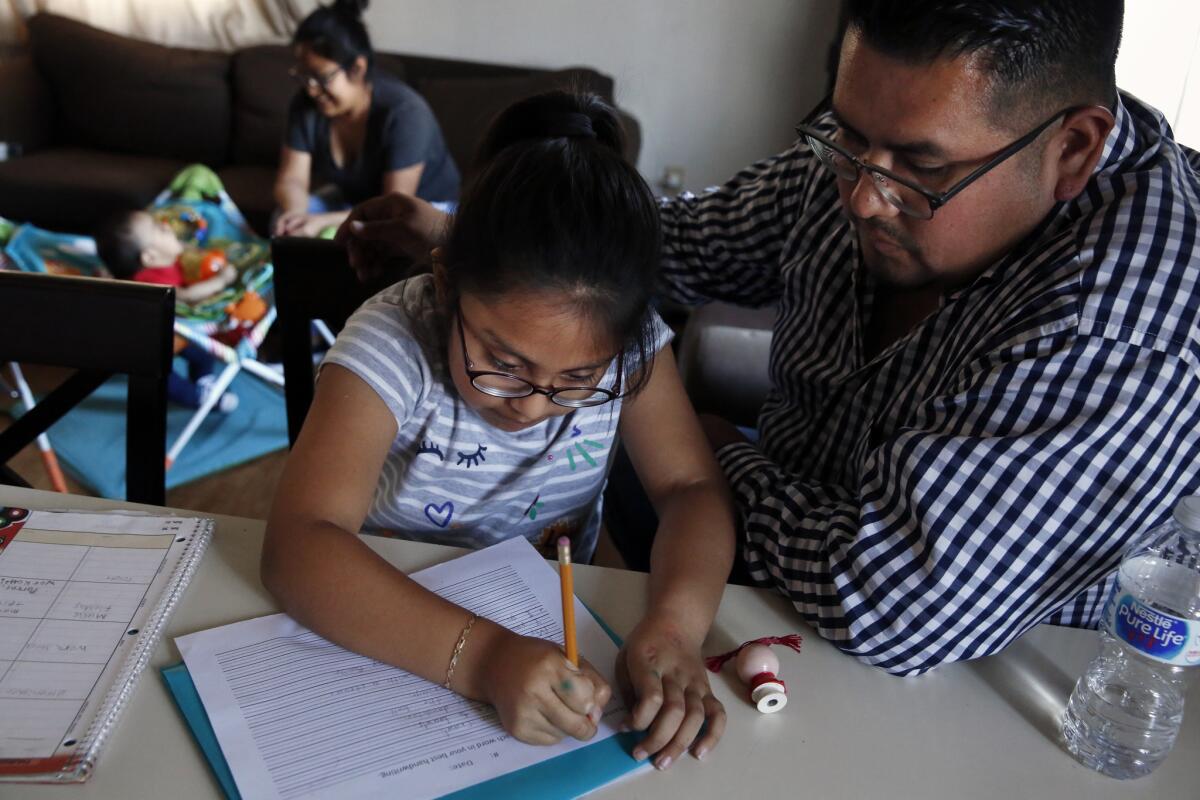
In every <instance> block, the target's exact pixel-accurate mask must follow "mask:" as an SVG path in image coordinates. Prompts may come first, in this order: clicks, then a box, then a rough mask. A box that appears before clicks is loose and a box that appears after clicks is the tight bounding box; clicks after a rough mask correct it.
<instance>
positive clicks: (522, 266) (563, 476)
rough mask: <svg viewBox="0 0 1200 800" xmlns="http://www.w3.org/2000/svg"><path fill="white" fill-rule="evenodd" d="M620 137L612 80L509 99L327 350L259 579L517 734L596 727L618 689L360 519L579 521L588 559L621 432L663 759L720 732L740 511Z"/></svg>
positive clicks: (538, 534) (547, 531) (492, 537)
mask: <svg viewBox="0 0 1200 800" xmlns="http://www.w3.org/2000/svg"><path fill="white" fill-rule="evenodd" d="M621 152H622V150H621V133H620V127H619V123H618V122H617V118H616V116H615V114H614V112H613V111H612V109H611V108H609V107H608V106H606V105H605V104H604V103H603V102H602V101H600V100H599V99H597V98H595V97H591V96H585V97H580V96H576V95H571V94H567V93H562V92H556V93H551V94H547V95H540V96H537V97H533V98H530V99H528V100H525V101H522V102H520V103H518V104H516V105H515V106H513V107H512V108H510V109H509V110H507V111H506V112H504V113H503V114H501V115H500V117H499V118H498V119H497V120H496V122H495V123H494V124H493V127H492V129H491V130H490V131H489V133H488V135H487V136H486V137H485V140H484V143H483V146H482V148H481V155H480V169H479V170H478V177H477V178H476V179H475V180H474V181H473V183H472V186H471V188H470V189H469V191H468V192H467V193H466V195H465V196H464V198H463V201H462V203H461V205H460V206H459V209H458V212H457V213H456V215H455V217H454V219H453V224H452V226H451V229H450V231H449V235H448V238H447V240H446V242H445V245H444V246H443V247H442V248H440V249H438V250H435V251H434V253H433V261H434V272H433V274H432V275H423V276H419V277H416V278H411V279H409V280H406V281H402V282H400V283H398V284H396V285H395V286H393V287H391V288H390V289H387V290H385V291H383V292H382V293H380V294H379V295H377V296H376V297H374V298H373V299H371V300H369V301H368V302H367V303H366V304H364V305H363V307H362V308H361V309H359V310H358V311H357V312H356V313H355V314H354V316H353V317H351V319H350V321H349V322H348V323H347V325H346V328H345V329H344V330H343V332H342V334H341V336H339V338H338V340H337V342H336V344H335V345H334V347H333V348H332V350H331V351H330V353H329V355H328V357H327V358H326V360H325V362H324V365H323V367H322V369H321V373H320V379H319V381H318V383H317V388H316V396H315V398H314V401H313V405H312V408H311V410H310V411H309V414H308V418H307V421H306V422H305V425H304V429H303V431H302V432H301V434H300V437H299V439H298V441H297V442H296V446H295V448H294V449H293V450H292V453H291V456H290V458H289V459H288V463H287V467H286V469H285V471H284V474H283V477H282V478H281V482H280V486H279V490H278V494H277V496H276V499H275V503H274V506H273V508H272V510H271V514H270V518H269V520H268V525H267V536H266V541H265V544H264V551H263V562H262V578H263V582H264V584H265V585H266V586H267V587H268V589H270V591H271V592H272V593H274V594H275V595H276V597H278V598H279V600H280V602H281V603H282V604H283V606H284V607H285V608H286V609H287V610H288V612H289V613H291V614H292V616H294V617H295V618H296V619H297V620H299V621H300V622H302V623H303V624H305V625H307V626H308V627H310V628H311V629H313V630H315V631H317V632H318V633H320V634H321V635H323V636H325V637H327V638H328V639H330V640H332V641H335V642H338V643H339V644H341V645H343V646H345V647H347V648H349V649H351V650H355V651H357V652H359V653H363V654H365V655H368V656H370V657H372V658H375V659H378V660H380V661H386V662H388V663H391V664H395V665H397V666H400V667H402V668H404V669H406V670H409V671H410V672H413V673H416V674H418V675H421V676H423V677H425V678H428V679H429V680H432V681H436V682H438V683H441V682H443V681H444V680H447V676H448V673H449V685H450V687H451V688H453V689H454V690H455V691H457V692H459V693H461V694H463V695H465V696H468V697H471V698H477V699H481V700H486V701H487V702H489V703H491V704H493V705H494V706H495V707H496V708H497V710H498V712H499V717H500V720H501V722H502V723H503V725H504V727H505V729H506V730H508V731H509V732H510V733H512V734H513V735H514V736H516V737H518V738H520V739H522V740H524V741H527V742H535V743H550V742H554V741H557V740H558V739H559V738H561V737H562V736H563V735H569V736H574V737H577V738H581V739H585V738H588V737H590V736H591V735H592V734H593V733H594V732H595V730H596V721H597V720H598V718H599V715H600V709H601V708H602V707H603V706H604V704H605V702H606V701H607V700H608V697H609V694H610V689H609V687H608V686H607V685H605V683H604V681H603V679H602V678H600V676H599V675H598V674H597V673H596V672H595V671H594V670H593V669H592V668H591V667H590V666H583V667H581V673H578V674H574V675H572V673H571V672H570V670H572V669H573V668H572V666H571V664H570V662H568V661H567V660H566V659H565V657H564V656H563V654H562V651H561V650H560V649H559V648H558V647H557V646H555V645H553V644H551V643H549V642H546V641H543V640H539V639H532V638H526V637H522V636H518V635H516V634H513V633H511V632H509V631H508V630H506V629H504V628H501V627H499V626H497V625H495V624H493V623H491V622H489V621H487V620H485V619H479V620H475V619H474V618H473V617H472V615H470V614H469V613H468V612H466V611H465V610H464V609H462V608H460V607H457V606H455V605H453V604H451V603H449V602H448V601H446V600H443V599H441V598H439V597H437V596H436V595H434V594H432V593H431V592H428V591H426V590H425V589H423V588H421V587H419V586H417V585H416V584H415V583H413V582H412V581H411V580H409V579H408V578H407V577H405V576H404V575H403V574H401V573H400V572H399V571H397V570H396V569H395V568H393V567H391V566H390V565H389V564H387V563H386V562H385V561H384V560H383V559H381V558H380V557H378V556H377V555H375V554H374V552H373V551H372V550H370V548H368V547H367V546H366V545H364V544H363V543H362V542H361V541H360V540H359V539H358V538H357V537H356V536H353V535H352V534H353V533H355V532H357V531H358V530H359V529H360V528H364V527H365V528H366V529H367V530H387V531H392V532H395V533H396V534H397V535H400V536H404V537H406V538H412V539H420V540H425V541H433V542H441V543H446V544H454V545H460V546H470V547H481V546H485V545H488V544H491V543H493V542H496V541H500V540H502V539H506V538H508V537H510V536H514V535H520V536H525V537H527V538H528V539H529V540H530V541H532V542H533V543H534V544H535V545H539V546H544V547H548V548H552V547H553V543H554V542H555V541H556V540H557V538H558V537H559V536H562V535H566V536H570V537H571V539H572V540H573V548H572V549H573V551H574V552H575V553H578V554H579V558H580V560H586V559H590V557H591V554H592V551H593V550H594V548H595V543H596V536H597V532H598V530H599V525H600V514H599V508H598V506H599V501H600V492H601V489H602V487H603V484H604V474H605V464H606V461H607V459H608V457H609V454H610V452H611V449H612V447H613V446H614V445H615V439H616V435H617V434H618V432H619V433H620V436H621V439H622V443H623V445H624V446H625V447H626V448H627V449H628V452H629V454H630V457H631V459H632V461H633V463H634V465H635V467H636V468H637V471H638V474H639V475H640V476H641V478H642V481H643V482H644V484H645V485H646V487H647V489H648V492H649V495H650V497H651V499H652V501H653V502H654V504H655V506H656V508H657V510H658V512H659V517H660V520H661V525H660V528H659V532H658V535H657V538H656V540H655V543H654V551H653V563H652V566H653V569H652V574H651V593H650V601H649V608H648V609H647V612H646V616H645V618H644V619H643V620H642V622H641V623H640V624H639V625H638V626H637V627H636V628H635V630H634V631H633V632H632V633H631V634H630V636H629V637H628V639H627V640H626V644H625V647H624V649H623V650H622V652H621V656H620V660H619V663H618V665H617V674H618V676H619V678H620V681H621V683H622V687H621V688H622V689H623V690H624V691H625V692H626V696H627V699H629V700H630V707H631V709H632V711H631V713H630V718H629V719H628V720H627V722H628V724H629V726H630V727H632V728H635V729H639V730H645V729H649V732H648V735H647V737H646V738H645V739H644V740H643V742H642V744H641V745H640V746H639V749H638V750H636V751H635V753H634V755H635V756H636V757H638V758H646V757H648V756H649V755H652V754H656V757H655V764H656V765H657V766H659V767H660V768H666V767H668V766H670V764H671V762H672V761H673V760H674V759H675V758H677V757H678V756H679V755H680V754H681V753H682V752H683V751H684V750H685V749H687V748H689V747H691V751H692V753H693V755H695V756H696V757H702V756H703V755H704V754H705V753H706V752H707V751H708V750H710V749H711V748H712V746H713V745H714V744H716V742H717V740H718V739H719V738H720V735H721V731H722V729H723V728H724V724H725V712H724V709H723V708H722V707H721V704H720V702H718V701H717V700H716V698H714V697H713V695H712V693H711V691H710V689H709V685H708V678H707V674H706V672H705V669H704V665H703V663H702V660H701V657H700V645H701V642H702V641H703V639H704V636H705V634H706V633H707V631H708V627H709V625H710V624H711V622H712V618H713V615H714V614H715V613H716V609H717V604H718V603H719V601H720V597H721V592H722V589H723V587H724V583H725V579H726V576H727V575H728V574H729V568H730V564H731V562H732V558H733V543H734V533H733V531H734V522H733V512H732V506H731V503H730V499H729V497H728V494H727V491H726V488H725V484H724V480H723V479H722V477H721V475H720V472H719V471H718V468H717V465H716V462H715V461H714V460H713V458H712V456H711V455H710V453H709V450H708V448H707V446H706V445H705V443H704V437H703V435H702V433H701V431H700V428H699V425H698V423H697V421H696V417H695V414H694V413H693V411H692V409H691V407H690V405H689V404H688V401H687V399H686V397H685V395H684V392H683V388H682V386H681V384H680V380H679V376H678V374H677V372H676V368H675V363H674V360H673V358H672V356H671V351H670V349H669V348H668V347H666V344H667V342H668V340H669V338H670V336H669V333H668V331H667V329H666V328H665V326H664V325H663V323H662V322H661V320H659V319H658V317H657V315H655V314H654V313H653V311H651V310H650V308H649V305H648V303H649V299H650V294H651V291H652V288H653V285H654V277H655V270H656V264H657V261H658V253H659V231H658V213H657V209H656V206H655V203H654V199H653V197H652V196H651V194H650V192H649V190H648V188H647V187H646V184H645V183H644V181H642V179H641V177H640V176H639V175H638V174H637V172H636V171H635V170H634V168H633V167H632V166H630V165H629V164H627V163H626V162H625V161H624V160H623V159H622V157H621V155H620V154H621ZM347 587H353V591H346V589H347ZM381 609H382V610H383V611H381ZM472 623H473V624H472ZM464 636H465V637H466V639H465V646H464V647H463V648H462V650H461V657H459V658H458V659H457V661H455V662H454V663H453V669H449V667H450V665H451V659H452V652H454V651H455V650H456V644H457V643H459V641H460V640H461V639H462V638H463V637H464ZM563 687H568V688H567V689H565V690H564V688H563ZM634 700H636V703H634ZM706 721H707V723H708V726H707V728H706V730H705V732H704V734H703V736H701V737H700V738H699V739H698V740H695V739H696V736H697V733H698V732H699V730H700V728H701V725H702V724H703V723H705V722H706ZM693 740H695V741H693Z"/></svg>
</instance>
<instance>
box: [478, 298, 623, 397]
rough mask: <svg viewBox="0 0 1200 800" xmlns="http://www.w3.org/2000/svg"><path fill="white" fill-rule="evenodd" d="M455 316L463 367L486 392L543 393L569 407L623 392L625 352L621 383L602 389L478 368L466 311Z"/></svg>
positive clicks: (500, 394)
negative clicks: (539, 381) (538, 382)
mask: <svg viewBox="0 0 1200 800" xmlns="http://www.w3.org/2000/svg"><path fill="white" fill-rule="evenodd" d="M454 318H455V320H457V321H458V341H459V342H460V343H461V344H462V357H463V369H464V370H465V371H466V373H467V377H468V378H470V379H471V385H472V386H474V387H475V388H476V389H478V390H479V391H481V392H483V393H484V394H488V395H491V396H492V397H504V398H516V397H528V396H529V395H531V394H543V395H545V396H546V397H548V398H550V402H551V403H554V404H555V405H559V406H565V407H567V408H590V407H592V406H602V405H604V404H605V403H611V402H612V401H613V400H616V399H617V398H618V397H620V396H621V375H622V373H623V372H624V366H625V354H624V353H621V355H619V356H617V383H616V386H614V387H613V388H612V389H611V390H610V389H602V388H601V387H599V386H563V387H557V386H547V387H542V386H537V385H535V384H532V383H530V382H529V381H527V380H525V379H524V378H518V377H517V376H516V375H510V374H509V373H507V372H491V371H488V370H478V369H474V364H473V362H472V361H471V357H470V356H469V355H468V354H467V337H466V334H465V331H464V329H463V321H462V311H461V310H459V309H455V312H454Z"/></svg>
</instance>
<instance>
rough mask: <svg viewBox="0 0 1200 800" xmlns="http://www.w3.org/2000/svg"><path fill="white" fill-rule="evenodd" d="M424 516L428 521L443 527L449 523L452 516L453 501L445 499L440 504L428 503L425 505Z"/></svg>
mask: <svg viewBox="0 0 1200 800" xmlns="http://www.w3.org/2000/svg"><path fill="white" fill-rule="evenodd" d="M425 516H426V517H428V518H429V521H430V522H432V523H433V524H434V525H437V526H438V527H439V528H444V527H446V526H447V525H449V524H450V518H451V517H453V516H454V503H452V502H450V501H449V500H447V501H446V502H444V503H442V504H441V505H440V506H437V505H434V504H433V503H430V504H429V505H427V506H425Z"/></svg>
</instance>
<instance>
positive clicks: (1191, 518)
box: [1175, 494, 1200, 532]
mask: <svg viewBox="0 0 1200 800" xmlns="http://www.w3.org/2000/svg"><path fill="white" fill-rule="evenodd" d="M1175 521H1176V522H1178V523H1179V524H1180V525H1182V526H1183V527H1185V528H1187V529H1188V530H1191V531H1197V532H1200V495H1195V494H1193V495H1188V496H1187V497H1183V498H1180V500H1179V502H1178V503H1176V504H1175Z"/></svg>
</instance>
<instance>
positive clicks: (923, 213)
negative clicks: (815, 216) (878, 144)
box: [796, 106, 1083, 219]
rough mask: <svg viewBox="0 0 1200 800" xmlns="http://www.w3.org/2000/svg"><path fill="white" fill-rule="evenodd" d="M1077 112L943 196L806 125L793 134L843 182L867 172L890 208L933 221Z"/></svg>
mask: <svg viewBox="0 0 1200 800" xmlns="http://www.w3.org/2000/svg"><path fill="white" fill-rule="evenodd" d="M1080 108H1083V106H1072V107H1071V108H1065V109H1063V110H1062V111H1058V112H1056V113H1055V114H1054V116H1052V117H1050V119H1048V120H1046V121H1045V122H1043V123H1042V124H1041V125H1038V126H1037V127H1036V128H1034V129H1033V130H1031V131H1030V132H1029V133H1027V134H1025V135H1024V136H1022V137H1021V138H1020V139H1017V140H1016V141H1015V142H1013V143H1012V144H1010V145H1009V146H1008V147H1005V148H1004V149H1003V150H1001V151H1000V152H998V153H996V155H994V156H992V157H991V158H990V159H988V161H987V162H985V163H984V164H983V165H982V166H980V167H979V168H977V169H975V170H974V171H972V172H971V173H970V174H969V175H967V176H966V177H965V178H963V179H962V180H960V181H959V182H958V183H956V184H954V185H953V186H951V187H950V188H949V189H947V190H946V191H944V192H935V191H933V190H932V189H926V188H925V187H924V186H921V185H920V184H918V183H916V182H915V181H913V180H911V179H909V178H904V177H901V176H900V175H897V174H896V173H895V172H892V171H891V170H888V169H884V168H883V167H877V166H875V165H874V164H872V163H870V162H868V161H863V160H862V159H860V158H858V157H857V156H855V155H853V154H852V153H850V152H848V151H847V150H846V149H845V148H843V147H842V146H840V145H838V144H837V143H835V142H833V141H831V140H830V139H829V138H828V137H826V136H825V134H823V133H821V132H820V131H818V130H816V129H815V128H812V127H810V126H808V125H797V126H796V133H797V134H798V135H800V136H803V137H804V138H805V140H806V141H807V142H808V146H809V147H811V148H812V150H813V152H814V153H815V154H816V156H817V158H818V160H820V162H821V163H822V164H824V165H825V167H827V168H828V169H829V170H830V171H831V172H833V174H834V175H837V176H838V177H839V178H841V179H842V180H844V181H853V182H857V181H858V176H859V174H860V172H866V173H867V174H868V175H870V176H871V179H872V185H873V186H874V187H875V189H876V190H877V191H878V192H879V194H880V195H882V196H883V198H884V199H885V200H887V201H888V202H889V203H891V204H892V205H893V206H895V207H896V208H898V209H900V211H902V212H903V213H905V214H907V215H909V216H910V217H916V218H917V219H932V218H933V212H935V211H937V210H938V209H939V208H941V207H942V206H944V205H946V203H948V202H950V198H952V197H954V195H956V194H958V193H959V192H961V191H962V190H963V189H965V188H967V187H968V186H970V185H971V184H972V183H974V182H975V181H977V180H978V179H979V178H981V177H983V176H984V175H985V174H987V173H988V171H990V170H992V169H993V168H995V167H997V166H999V165H1000V164H1002V163H1003V162H1004V161H1006V160H1007V159H1009V158H1011V157H1012V156H1013V155H1015V154H1016V153H1018V152H1020V151H1021V150H1022V149H1023V148H1024V147H1026V146H1027V145H1029V143H1030V142H1032V141H1033V140H1034V139H1036V138H1037V137H1038V136H1039V135H1041V133H1042V131H1044V130H1046V129H1047V128H1049V127H1050V126H1051V125H1052V124H1053V123H1054V122H1055V120H1058V119H1060V118H1062V117H1064V116H1066V115H1067V114H1070V113H1072V112H1073V111H1078V110H1079V109H1080Z"/></svg>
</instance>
